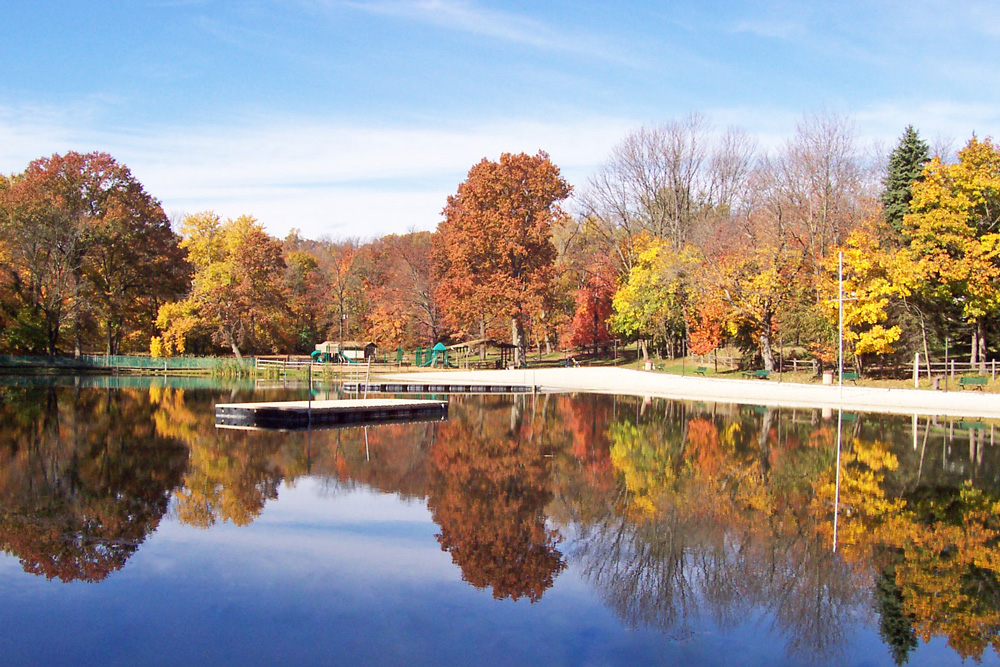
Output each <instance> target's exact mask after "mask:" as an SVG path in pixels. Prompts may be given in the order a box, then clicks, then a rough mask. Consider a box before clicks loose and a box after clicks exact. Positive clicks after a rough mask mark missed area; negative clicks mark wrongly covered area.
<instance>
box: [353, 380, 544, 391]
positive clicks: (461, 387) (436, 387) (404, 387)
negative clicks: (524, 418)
mask: <svg viewBox="0 0 1000 667" xmlns="http://www.w3.org/2000/svg"><path fill="white" fill-rule="evenodd" d="M344 391H349V392H353V393H363V392H365V391H367V392H368V393H369V394H530V393H531V392H533V391H535V387H530V386H527V385H520V384H458V383H442V382H434V383H427V382H422V383H419V384H416V383H412V382H410V383H401V382H369V383H367V384H366V383H364V382H345V383H344Z"/></svg>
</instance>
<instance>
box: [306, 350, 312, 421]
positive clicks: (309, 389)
mask: <svg viewBox="0 0 1000 667" xmlns="http://www.w3.org/2000/svg"><path fill="white" fill-rule="evenodd" d="M306 378H307V383H308V385H309V386H308V387H307V388H306V392H307V395H308V398H307V399H306V400H307V401H308V404H307V405H308V408H307V410H306V415H307V417H306V420H307V424H306V425H307V426H308V427H309V428H312V425H313V365H312V361H310V362H309V370H308V371H306Z"/></svg>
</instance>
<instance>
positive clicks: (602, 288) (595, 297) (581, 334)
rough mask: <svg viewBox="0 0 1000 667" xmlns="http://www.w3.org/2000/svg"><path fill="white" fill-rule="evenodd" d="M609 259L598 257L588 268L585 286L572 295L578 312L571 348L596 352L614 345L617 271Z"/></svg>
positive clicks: (571, 334) (570, 332)
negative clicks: (611, 326)
mask: <svg viewBox="0 0 1000 667" xmlns="http://www.w3.org/2000/svg"><path fill="white" fill-rule="evenodd" d="M609 260H610V258H608V257H606V256H597V257H595V258H593V261H592V262H591V263H590V264H589V265H588V266H587V267H585V269H584V270H585V274H584V275H583V276H582V281H581V282H582V284H581V285H580V287H578V288H577V289H576V292H575V293H574V295H573V299H574V302H575V308H576V309H575V312H574V313H573V320H572V321H571V323H570V327H569V336H568V341H567V342H568V344H569V345H572V346H575V347H588V346H590V347H591V348H592V350H593V354H595V355H596V354H597V348H598V346H600V345H605V344H607V343H609V342H610V341H611V333H610V332H609V331H608V321H609V320H610V319H611V315H612V307H611V305H612V298H613V297H614V294H615V287H616V284H615V283H616V280H615V273H616V272H615V268H614V266H613V265H612V263H611V262H610V261H609Z"/></svg>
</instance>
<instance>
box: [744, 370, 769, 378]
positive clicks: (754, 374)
mask: <svg viewBox="0 0 1000 667" xmlns="http://www.w3.org/2000/svg"><path fill="white" fill-rule="evenodd" d="M770 374H771V371H769V370H766V369H763V368H762V369H760V370H756V371H743V377H745V378H747V379H748V380H766V379H767V378H768V376H769V375H770Z"/></svg>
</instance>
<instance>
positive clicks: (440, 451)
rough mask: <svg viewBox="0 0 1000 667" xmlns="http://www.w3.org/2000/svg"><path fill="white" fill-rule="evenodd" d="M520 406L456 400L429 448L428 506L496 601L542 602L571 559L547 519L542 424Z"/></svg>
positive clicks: (446, 541) (463, 563) (466, 570)
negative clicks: (483, 405)
mask: <svg viewBox="0 0 1000 667" xmlns="http://www.w3.org/2000/svg"><path fill="white" fill-rule="evenodd" d="M518 408H519V406H518V405H517V404H515V405H514V407H510V406H508V405H505V404H504V403H500V404H499V405H496V406H491V407H486V408H480V407H479V406H475V407H473V406H469V405H462V404H459V405H456V406H453V407H452V414H451V415H450V416H449V417H450V418H449V421H448V422H446V423H445V424H443V425H442V426H441V427H440V428H439V429H438V433H437V438H436V440H435V442H434V446H433V448H432V450H431V466H432V472H431V481H430V486H429V489H428V499H427V505H428V507H429V509H430V510H431V513H432V515H433V517H434V521H435V522H436V523H437V524H438V525H439V526H440V527H441V532H440V534H439V535H438V541H439V542H440V543H441V548H442V549H444V550H445V551H448V552H449V553H450V554H451V557H452V559H453V560H454V562H455V564H457V565H458V566H459V567H460V568H461V569H462V578H463V579H464V580H465V581H467V582H469V583H470V584H472V585H473V586H475V587H476V588H490V589H491V590H492V591H493V597H494V598H496V599H498V600H499V599H502V598H511V599H512V600H517V599H519V598H521V597H527V598H528V599H529V600H531V601H532V602H537V601H538V600H540V599H541V597H542V594H543V593H544V592H545V591H546V590H547V589H548V588H549V587H551V586H552V583H553V581H554V580H555V577H556V575H558V574H559V572H561V571H562V570H563V569H564V568H565V567H566V563H565V561H564V560H563V558H562V554H560V553H559V551H558V549H556V545H557V544H558V542H559V541H560V538H559V534H558V533H557V532H556V531H555V530H551V529H549V528H548V527H547V525H546V517H545V506H546V505H547V504H548V503H549V501H550V500H551V498H552V492H551V491H550V485H549V481H548V477H549V475H548V466H547V463H546V459H545V457H544V448H543V444H542V438H541V436H540V433H539V432H538V431H537V430H536V428H535V427H536V426H538V425H536V424H533V423H532V422H531V421H530V420H529V419H527V418H525V417H524V416H523V412H522V410H520V409H518Z"/></svg>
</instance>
